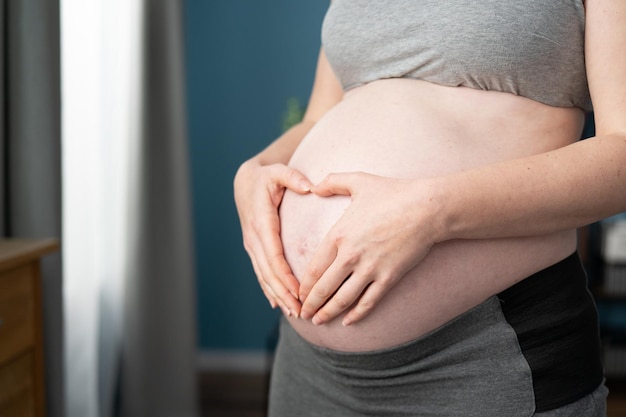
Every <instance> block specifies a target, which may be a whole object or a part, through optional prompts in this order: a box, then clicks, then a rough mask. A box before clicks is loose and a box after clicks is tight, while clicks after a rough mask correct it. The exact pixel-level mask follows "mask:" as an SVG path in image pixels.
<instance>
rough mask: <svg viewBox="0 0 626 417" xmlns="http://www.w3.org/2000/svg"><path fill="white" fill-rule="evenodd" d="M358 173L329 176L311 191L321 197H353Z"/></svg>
mask: <svg viewBox="0 0 626 417" xmlns="http://www.w3.org/2000/svg"><path fill="white" fill-rule="evenodd" d="M356 175H358V174H357V173H334V174H328V175H327V176H326V178H324V180H322V182H320V183H319V184H317V185H315V186H314V187H313V188H311V191H312V192H314V193H315V194H317V195H319V196H321V197H330V196H331V195H352V194H353V188H352V186H353V184H354V182H355V180H356V178H355V176H356Z"/></svg>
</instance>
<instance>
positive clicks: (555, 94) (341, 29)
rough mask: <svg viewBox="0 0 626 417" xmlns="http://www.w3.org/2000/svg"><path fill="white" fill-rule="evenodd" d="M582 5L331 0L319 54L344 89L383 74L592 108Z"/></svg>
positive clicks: (574, 0)
mask: <svg viewBox="0 0 626 417" xmlns="http://www.w3.org/2000/svg"><path fill="white" fill-rule="evenodd" d="M584 26H585V10H584V5H583V0H508V1H506V0H479V1H470V0H452V1H442V0H419V1H418V0H392V1H386V0H333V1H332V3H331V6H330V8H329V10H328V12H327V14H326V17H325V19H324V25H323V28H322V42H323V45H324V50H325V52H326V55H327V57H328V60H329V61H330V63H331V65H332V67H333V69H334V71H335V73H336V75H337V77H338V78H339V80H340V82H341V83H342V85H343V87H344V89H346V90H348V89H350V88H354V87H356V86H359V85H363V84H366V83H368V82H371V81H374V80H379V79H383V78H414V79H420V80H424V81H429V82H432V83H435V84H440V85H446V86H465V87H471V88H477V89H482V90H494V91H503V92H508V93H512V94H516V95H520V96H523V97H527V98H530V99H532V100H535V101H538V102H541V103H544V104H548V105H550V106H557V107H579V108H581V109H583V110H586V111H589V110H591V99H590V97H589V89H588V85H587V75H586V71H585V56H584Z"/></svg>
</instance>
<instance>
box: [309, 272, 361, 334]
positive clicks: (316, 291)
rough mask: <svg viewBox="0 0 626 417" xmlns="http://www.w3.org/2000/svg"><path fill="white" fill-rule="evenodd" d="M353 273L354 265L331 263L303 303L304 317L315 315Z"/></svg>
mask: <svg viewBox="0 0 626 417" xmlns="http://www.w3.org/2000/svg"><path fill="white" fill-rule="evenodd" d="M351 273H352V267H351V266H350V265H348V264H345V263H340V262H334V263H333V264H331V265H330V266H329V267H328V269H327V270H326V271H325V272H324V273H323V275H322V276H321V277H320V279H319V280H318V281H317V282H316V283H315V285H313V287H312V288H311V290H310V292H309V294H308V296H307V297H306V300H305V301H304V302H303V303H302V308H301V310H300V316H301V317H302V318H304V319H309V318H312V317H314V316H315V315H316V314H317V313H318V310H319V309H320V308H321V307H322V306H323V305H325V304H326V302H327V301H328V300H329V299H331V298H332V297H333V295H334V294H335V293H336V292H337V290H338V289H339V288H340V287H341V285H342V284H343V283H344V281H345V280H346V278H347V277H348V276H350V274H351ZM319 319H320V318H318V321H319ZM320 323H321V322H320Z"/></svg>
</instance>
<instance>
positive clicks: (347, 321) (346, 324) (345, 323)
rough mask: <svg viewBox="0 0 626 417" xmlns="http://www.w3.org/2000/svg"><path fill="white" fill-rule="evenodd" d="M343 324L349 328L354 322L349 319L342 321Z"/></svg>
mask: <svg viewBox="0 0 626 417" xmlns="http://www.w3.org/2000/svg"><path fill="white" fill-rule="evenodd" d="M341 324H343V325H344V326H345V327H348V326H349V325H351V324H352V320H350V319H349V318H344V319H343V320H342V321H341Z"/></svg>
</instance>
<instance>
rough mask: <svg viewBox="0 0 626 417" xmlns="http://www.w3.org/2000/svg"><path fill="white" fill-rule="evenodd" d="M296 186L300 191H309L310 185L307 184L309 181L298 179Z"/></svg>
mask: <svg viewBox="0 0 626 417" xmlns="http://www.w3.org/2000/svg"><path fill="white" fill-rule="evenodd" d="M298 186H299V187H300V189H301V190H302V191H311V185H309V183H308V182H306V181H300V182H299V183H298Z"/></svg>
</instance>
